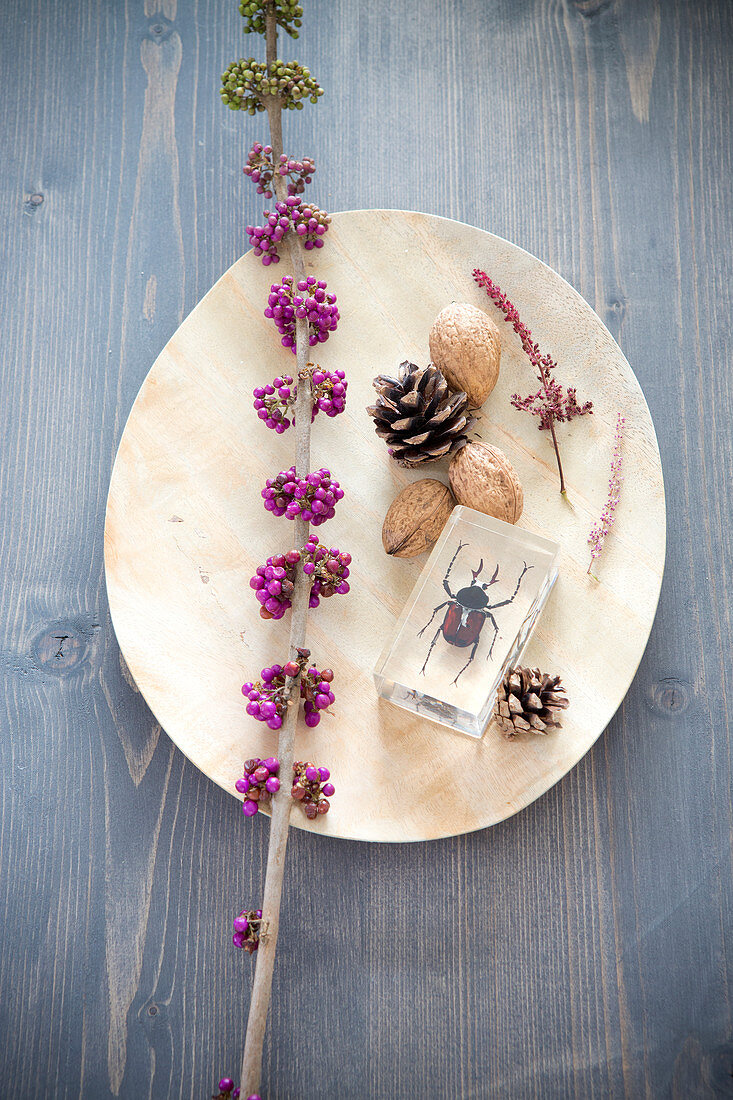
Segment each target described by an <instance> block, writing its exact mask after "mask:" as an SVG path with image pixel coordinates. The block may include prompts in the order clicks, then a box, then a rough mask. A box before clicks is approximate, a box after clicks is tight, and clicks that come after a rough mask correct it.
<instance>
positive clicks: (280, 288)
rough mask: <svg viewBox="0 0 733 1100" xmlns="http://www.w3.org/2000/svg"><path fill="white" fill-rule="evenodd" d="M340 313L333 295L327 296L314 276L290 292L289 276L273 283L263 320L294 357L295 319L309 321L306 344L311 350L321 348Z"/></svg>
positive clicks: (302, 281) (299, 283)
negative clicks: (266, 319)
mask: <svg viewBox="0 0 733 1100" xmlns="http://www.w3.org/2000/svg"><path fill="white" fill-rule="evenodd" d="M339 316H340V314H339V311H338V307H337V305H336V295H335V294H326V284H325V283H324V282H323V280H322V279H321V280H317V279H316V277H315V276H314V275H309V276H308V278H307V279H301V280H300V282H298V283H297V285H296V287H295V290H294V289H293V277H292V275H286V276H285V278H284V279H283V281H282V282H281V283H273V284H272V286H271V287H270V294H269V296H268V299H267V308H266V310H265V317H271V318H272V320H273V321H274V322H275V324H276V326H277V330H278V332H279V333H280V334H281V336H282V340H281V341H280V343H281V344H282V345H283V347H284V348H290V350H291V351H292V353H293V355H295V322H296V318H300V319H301V320H302V319H303V318H307V319H308V333H309V335H308V342H309V343H310V346H311V347H314V346H315V345H316V344H323V343H324V342H325V341H326V340H328V337H329V333H331V332H333V331H334V330H335V329H336V327H337V326H338V322H339Z"/></svg>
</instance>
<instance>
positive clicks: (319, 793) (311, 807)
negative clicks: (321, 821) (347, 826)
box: [290, 760, 336, 821]
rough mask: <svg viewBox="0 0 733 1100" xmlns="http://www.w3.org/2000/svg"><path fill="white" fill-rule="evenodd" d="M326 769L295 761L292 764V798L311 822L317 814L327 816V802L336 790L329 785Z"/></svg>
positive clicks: (328, 804)
mask: <svg viewBox="0 0 733 1100" xmlns="http://www.w3.org/2000/svg"><path fill="white" fill-rule="evenodd" d="M330 778H331V773H330V772H329V770H328V768H317V767H316V766H315V764H311V762H310V761H307V762H306V763H303V761H302V760H296V761H295V763H294V764H293V788H292V790H291V792H290V793H291V795H292V797H293V798H294V799H295V800H296V802H299V803H300V804H301V806H302V807H303V810H304V811H305V816H306V817H307V818H310V820H311V821H312V820H313V818H314V817H317V816H318V815H319V814H327V813H328V811H329V810H330V809H331V803H330V802H329V801H328V800H329V798H330V797H331V795H332V794H334V792H335V790H336V788H335V787H334V785H333V783H330V782H329V780H330Z"/></svg>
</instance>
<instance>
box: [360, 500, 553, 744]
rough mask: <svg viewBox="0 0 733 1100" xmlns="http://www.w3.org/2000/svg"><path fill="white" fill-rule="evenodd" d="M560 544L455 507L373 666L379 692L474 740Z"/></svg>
mask: <svg viewBox="0 0 733 1100" xmlns="http://www.w3.org/2000/svg"><path fill="white" fill-rule="evenodd" d="M559 550H560V547H559V546H558V545H557V543H555V542H551V541H550V540H549V539H545V538H541V537H540V536H539V535H533V534H531V533H530V532H529V531H524V530H522V528H521V527H514V526H512V525H511V524H509V523H503V522H502V521H501V520H497V519H492V518H491V517H490V516H485V515H484V514H483V512H476V511H474V509H473V508H465V507H463V506H462V505H459V506H458V507H457V508H454V509H453V512H452V513H451V516H450V519H449V520H448V523H447V524H446V526H445V528H444V530H443V533H442V535H441V536H440V538H439V540H438V542H437V543H436V545H435V546H434V547H433V551H432V553H431V555H430V557H429V558H428V560H427V562H426V564H425V568H424V569H423V571H422V573H421V574H420V577H419V579H418V581H417V584H416V585H415V587H414V588H413V590H412V594H411V595H410V598H409V600H408V601H407V604H406V606H405V608H404V610H403V612H402V614H401V615H400V617H399V619H398V620H397V625H396V626H395V630H394V633H393V635H392V637H391V638H390V640H389V642H388V643H387V645H386V646H385V648H384V650H383V651H382V654H381V656H380V658H379V661H378V662H377V665H376V667H375V669H374V681H375V683H376V686H377V693H378V694H379V695H380V696H382V698H384V699H389V701H390V702H392V703H396V704H397V706H400V707H404V708H405V709H406V710H411V711H414V713H415V714H419V715H420V716H421V717H424V718H431V719H432V720H433V721H435V722H440V723H441V724H442V725H444V726H449V727H450V728H451V729H454V730H459V731H460V732H462V733H467V734H469V735H470V736H472V737H481V736H482V735H483V732H484V730H485V728H486V726H487V724H488V721H489V718H490V717H491V713H492V710H493V706H494V700H495V698H496V692H497V688H498V687H499V684H500V683H501V680H502V677H503V676H504V674H505V672H506V671H507V670H508V669H509V668H511V667H512V666H513V665H515V664H516V663H517V662H518V660H519V658H520V656H521V653H522V650H523V649H524V647H525V645H526V643H527V639H528V638H529V635H530V633H531V631H532V628H533V626H534V624H535V622H536V621H537V617H538V615H539V614H540V612H541V611H542V608H543V607H544V605H545V603H546V602H547V598H548V596H549V594H550V592H551V590H552V586H553V585H554V583H555V580H556V579H557V559H558V554H559Z"/></svg>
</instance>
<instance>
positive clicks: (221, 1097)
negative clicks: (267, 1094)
mask: <svg viewBox="0 0 733 1100" xmlns="http://www.w3.org/2000/svg"><path fill="white" fill-rule="evenodd" d="M240 1094H241V1093H240V1090H239V1089H235V1087H234V1082H233V1081H232V1079H231V1077H222V1079H221V1080H220V1081H219V1091H218V1093H217V1094H216V1096H212V1097H211V1100H239V1097H240ZM247 1100H260V1097H259V1096H248V1097H247Z"/></svg>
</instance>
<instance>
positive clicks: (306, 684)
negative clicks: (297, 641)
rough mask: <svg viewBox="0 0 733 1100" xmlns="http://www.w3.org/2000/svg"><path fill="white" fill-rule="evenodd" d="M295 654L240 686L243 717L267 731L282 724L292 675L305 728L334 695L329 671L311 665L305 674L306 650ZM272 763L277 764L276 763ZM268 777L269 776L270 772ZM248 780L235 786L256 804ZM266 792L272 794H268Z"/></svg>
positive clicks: (278, 727)
mask: <svg viewBox="0 0 733 1100" xmlns="http://www.w3.org/2000/svg"><path fill="white" fill-rule="evenodd" d="M298 654H299V656H298V661H297V662H296V661H288V663H287V664H286V665H282V666H281V665H272V667H271V668H263V670H262V679H261V680H258V681H257V682H256V683H252V682H248V683H246V684H243V685H242V694H243V695H245V696H246V697H247V699H248V700H249V702H248V703H247V714H249V715H251V716H252V717H253V718H256V719H257V721H258V722H266V723H267V725H268V726H269V728H270V729H271V730H279V729H280V727H281V726H282V724H283V718H284V716H285V711H286V710H287V706H288V699H289V697H290V685H289V684H287V681H288V679H292V677H294V676H298V675H299V674H301V673H302V675H301V679H300V695H301V698H302V699H304V700H305V703H304V705H303V710H304V711H305V724H306V726H311V727H313V726H317V725H318V723H319V722H320V720H321V715H320V711H322V710H325V709H326V707H328V706H330V705H331V703H333V702H334V699H335V696H334V694H333V691H332V690H331V681H332V680H333V672H332V671H331V669H330V668H325V669H323V671H322V672H319V671H318V669H317V668H316V667H315V665H314V666H312V667H311V668H309V669H308V670H307V672H306V669H305V666H306V663H307V660H308V657H310V651H309V650H307V649H300V650H298ZM271 762H272V758H270V760H269V761H268V760H265V761H262V760H259V761H255V762H253V761H247V763H248V764H249V763H255V770H256V768H257V767H259V766H260V765H263V764H264V766H265V767H268V765H269V763H271ZM274 762H275V763H277V761H274ZM245 770H246V766H245ZM269 774H270V775H271V776H272V775H273V773H272V772H270V773H269ZM251 779H252V775H251V774H248V775H246V776H244V778H243V779H238V780H237V782H236V784H235V786H236V788H237V790H238V791H239V792H240V794H247V795H248V796H249V797H250V798H251V799H252V801H254V802H257V801H258V800H259V798H260V796H259V795H258V796H257V797H256V798H254V797H253V796H252V795H251V794H250V791H251V789H252V784H251ZM245 781H250V783H249V786H246V785H245ZM240 784H241V786H240ZM255 785H256V784H255ZM278 785H279V784H278ZM258 789H259V788H258ZM265 789H266V790H267V777H266V778H265ZM269 793H273V792H272V791H270V792H269ZM246 807H247V803H246V802H245V803H244V812H245V813H246V814H250V815H251V814H255V813H256V812H257V810H256V809H250V810H247V808H246Z"/></svg>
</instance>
